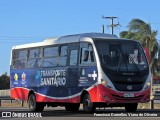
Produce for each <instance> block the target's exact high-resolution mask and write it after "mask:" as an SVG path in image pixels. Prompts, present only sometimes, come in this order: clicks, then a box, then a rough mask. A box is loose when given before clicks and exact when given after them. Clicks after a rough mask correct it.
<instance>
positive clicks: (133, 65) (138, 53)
mask: <svg viewBox="0 0 160 120" xmlns="http://www.w3.org/2000/svg"><path fill="white" fill-rule="evenodd" d="M95 45H96V48H97V51H98V54H99V58H100V61H101V66H102V68H103V69H104V71H106V70H108V71H110V72H113V73H115V72H116V73H119V74H129V73H130V74H138V73H140V71H144V70H146V69H147V68H148V64H147V60H146V57H145V54H144V52H143V49H142V47H141V46H140V44H139V43H138V42H135V41H129V40H116V41H114V40H113V41H105V40H97V41H95Z"/></svg>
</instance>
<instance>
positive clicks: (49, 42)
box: [12, 33, 118, 49]
mask: <svg viewBox="0 0 160 120" xmlns="http://www.w3.org/2000/svg"><path fill="white" fill-rule="evenodd" d="M82 37H88V38H92V39H94V38H104V39H116V38H118V37H117V36H116V35H111V34H104V33H82V34H74V35H66V36H62V37H56V38H48V39H46V40H44V41H42V42H37V43H29V44H23V45H17V46H13V47H12V49H23V48H32V47H40V46H47V45H55V44H63V43H74V42H79V41H80V38H82Z"/></svg>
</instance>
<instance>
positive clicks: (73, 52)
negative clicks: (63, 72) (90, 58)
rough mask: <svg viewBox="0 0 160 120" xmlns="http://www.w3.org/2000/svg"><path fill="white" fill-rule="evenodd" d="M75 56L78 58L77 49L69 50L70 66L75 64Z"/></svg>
mask: <svg viewBox="0 0 160 120" xmlns="http://www.w3.org/2000/svg"><path fill="white" fill-rule="evenodd" d="M77 58H78V50H71V51H70V63H69V64H70V66H76V65H77Z"/></svg>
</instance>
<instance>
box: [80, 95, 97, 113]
mask: <svg viewBox="0 0 160 120" xmlns="http://www.w3.org/2000/svg"><path fill="white" fill-rule="evenodd" d="M95 109H96V107H95V105H94V104H93V102H91V99H90V96H89V94H86V95H85V96H84V98H83V110H84V112H87V113H93V112H94V111H95Z"/></svg>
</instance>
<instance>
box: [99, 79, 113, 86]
mask: <svg viewBox="0 0 160 120" xmlns="http://www.w3.org/2000/svg"><path fill="white" fill-rule="evenodd" d="M101 84H102V85H104V86H106V87H108V88H112V87H111V85H110V84H109V83H107V82H106V80H103V79H101Z"/></svg>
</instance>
